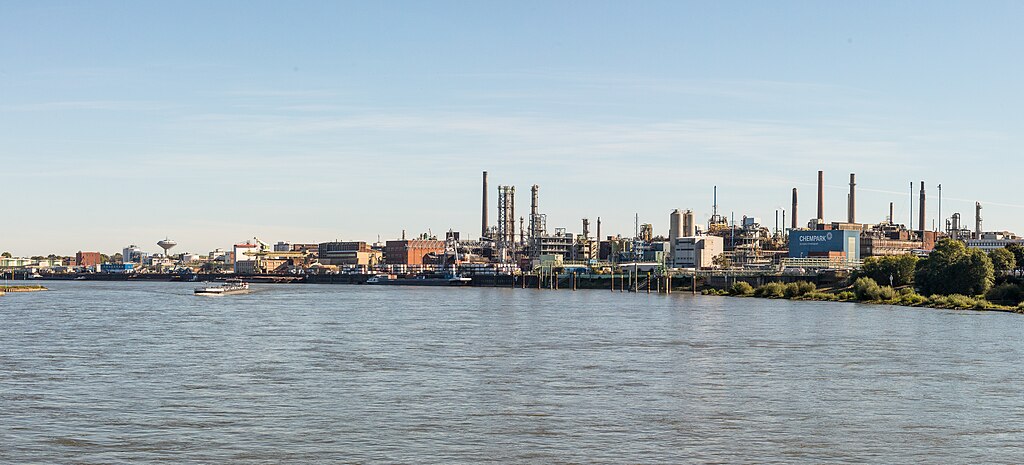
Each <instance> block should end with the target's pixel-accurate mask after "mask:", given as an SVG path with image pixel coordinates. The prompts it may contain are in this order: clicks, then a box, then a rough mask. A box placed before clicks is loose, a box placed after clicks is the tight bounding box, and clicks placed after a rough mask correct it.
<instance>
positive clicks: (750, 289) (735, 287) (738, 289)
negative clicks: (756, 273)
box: [729, 281, 754, 296]
mask: <svg viewBox="0 0 1024 465" xmlns="http://www.w3.org/2000/svg"><path fill="white" fill-rule="evenodd" d="M729 293H730V294H732V295H736V296H748V295H754V286H751V285H750V283H748V282H746V281H736V282H735V283H733V284H732V287H731V288H730V289H729Z"/></svg>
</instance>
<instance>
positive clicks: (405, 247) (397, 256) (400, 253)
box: [384, 239, 445, 265]
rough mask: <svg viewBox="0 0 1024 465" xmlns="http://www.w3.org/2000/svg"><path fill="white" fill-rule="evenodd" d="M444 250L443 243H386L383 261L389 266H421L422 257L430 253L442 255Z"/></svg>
mask: <svg viewBox="0 0 1024 465" xmlns="http://www.w3.org/2000/svg"><path fill="white" fill-rule="evenodd" d="M444 249H445V247H444V241H436V240H425V239H413V240H400V241H388V242H387V244H385V246H384V261H385V262H387V264H389V265H422V264H423V257H424V256H426V255H428V254H431V253H436V254H443V253H444Z"/></svg>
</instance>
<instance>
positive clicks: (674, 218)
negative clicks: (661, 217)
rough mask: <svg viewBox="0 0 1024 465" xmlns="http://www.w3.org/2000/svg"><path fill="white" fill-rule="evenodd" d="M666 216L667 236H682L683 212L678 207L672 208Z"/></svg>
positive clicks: (675, 237)
mask: <svg viewBox="0 0 1024 465" xmlns="http://www.w3.org/2000/svg"><path fill="white" fill-rule="evenodd" d="M668 218H669V219H668V238H669V239H678V238H680V237H683V236H682V234H683V212H681V211H679V210H678V209H676V210H672V214H670V215H669V217H668Z"/></svg>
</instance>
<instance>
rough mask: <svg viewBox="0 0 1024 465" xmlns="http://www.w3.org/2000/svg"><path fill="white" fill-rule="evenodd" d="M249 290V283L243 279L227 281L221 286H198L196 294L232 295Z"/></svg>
mask: <svg viewBox="0 0 1024 465" xmlns="http://www.w3.org/2000/svg"><path fill="white" fill-rule="evenodd" d="M248 292H249V283H247V282H243V281H237V280H232V281H227V282H225V283H224V284H221V285H220V286H205V287H197V288H196V291H195V293H196V295H231V294H245V293H248Z"/></svg>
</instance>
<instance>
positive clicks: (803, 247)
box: [789, 230, 860, 262]
mask: <svg viewBox="0 0 1024 465" xmlns="http://www.w3.org/2000/svg"><path fill="white" fill-rule="evenodd" d="M789 257H790V258H828V259H838V260H843V261H847V262H853V261H857V260H860V233H859V232H858V231H848V230H846V231H844V230H838V231H819V230H796V231H790V232H789Z"/></svg>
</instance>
